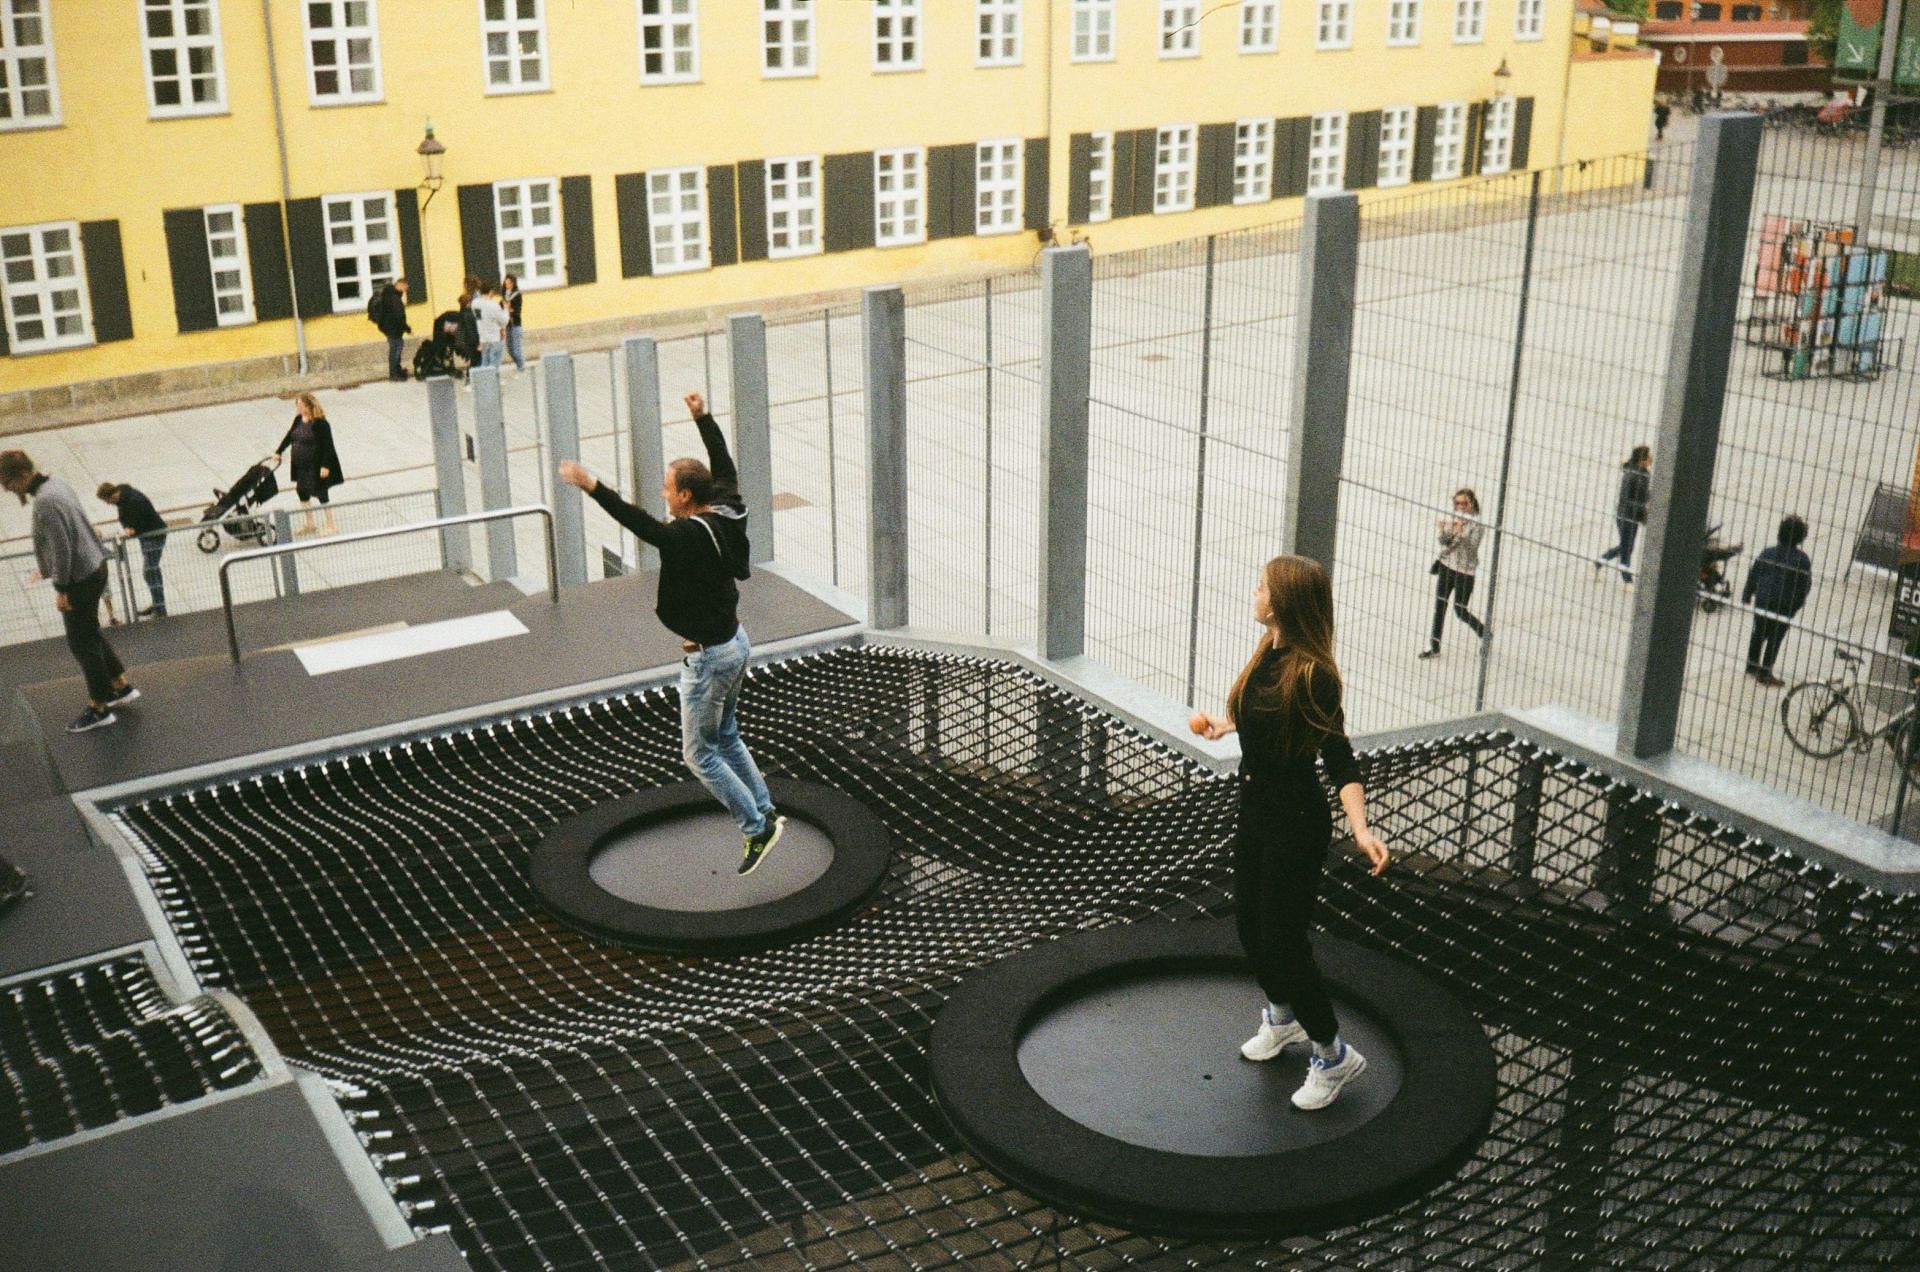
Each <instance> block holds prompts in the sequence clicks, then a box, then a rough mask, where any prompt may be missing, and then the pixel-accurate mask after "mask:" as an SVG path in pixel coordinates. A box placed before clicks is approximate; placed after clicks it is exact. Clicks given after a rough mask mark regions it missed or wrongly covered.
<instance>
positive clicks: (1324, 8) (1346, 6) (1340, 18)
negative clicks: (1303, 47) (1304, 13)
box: [1313, 0, 1353, 49]
mask: <svg viewBox="0 0 1920 1272" xmlns="http://www.w3.org/2000/svg"><path fill="white" fill-rule="evenodd" d="M1313 47H1314V48H1316V49H1350V48H1352V47H1353V0H1314V9H1313Z"/></svg>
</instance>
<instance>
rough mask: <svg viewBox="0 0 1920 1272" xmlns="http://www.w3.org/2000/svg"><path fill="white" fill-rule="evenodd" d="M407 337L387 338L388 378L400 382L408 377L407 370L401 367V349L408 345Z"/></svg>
mask: <svg viewBox="0 0 1920 1272" xmlns="http://www.w3.org/2000/svg"><path fill="white" fill-rule="evenodd" d="M406 340H407V338H406V337H405V336H388V337H387V378H388V379H389V380H398V379H400V378H401V377H402V376H404V375H406V373H407V371H406V368H405V367H403V366H401V365H400V352H401V347H402V346H403V345H405V344H406Z"/></svg>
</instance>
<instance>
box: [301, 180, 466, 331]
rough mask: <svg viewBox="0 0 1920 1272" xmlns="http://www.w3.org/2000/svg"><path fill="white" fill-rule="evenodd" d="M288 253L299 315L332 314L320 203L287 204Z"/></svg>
mask: <svg viewBox="0 0 1920 1272" xmlns="http://www.w3.org/2000/svg"><path fill="white" fill-rule="evenodd" d="M491 197H492V196H491V195H489V196H488V198H489V200H491ZM287 252H288V255H289V257H290V258H291V259H292V261H293V289H294V307H295V309H297V310H298V311H299V314H300V316H301V317H302V318H317V317H319V316H320V315H321V314H330V313H332V312H333V270H332V267H331V266H330V265H329V263H328V253H327V223H326V216H325V213H324V212H323V211H322V210H321V207H320V200H318V199H294V200H293V201H292V202H290V203H288V204H287Z"/></svg>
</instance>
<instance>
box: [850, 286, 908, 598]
mask: <svg viewBox="0 0 1920 1272" xmlns="http://www.w3.org/2000/svg"><path fill="white" fill-rule="evenodd" d="M860 320H861V322H862V324H863V327H864V332H863V343H864V345H865V346H866V359H867V625H868V626H870V627H873V628H875V629H878V630H884V629H886V628H889V627H905V626H906V625H907V301H906V296H905V294H904V293H902V292H901V290H900V289H899V288H898V287H869V288H867V289H866V290H865V291H864V292H862V293H861V295H860Z"/></svg>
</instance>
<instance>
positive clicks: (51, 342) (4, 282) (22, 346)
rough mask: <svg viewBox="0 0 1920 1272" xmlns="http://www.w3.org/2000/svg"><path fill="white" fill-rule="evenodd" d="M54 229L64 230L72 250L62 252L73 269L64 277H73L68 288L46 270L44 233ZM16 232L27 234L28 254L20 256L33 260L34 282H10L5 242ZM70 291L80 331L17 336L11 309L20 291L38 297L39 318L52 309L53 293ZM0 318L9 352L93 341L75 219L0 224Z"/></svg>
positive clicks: (83, 256) (49, 349) (83, 253)
mask: <svg viewBox="0 0 1920 1272" xmlns="http://www.w3.org/2000/svg"><path fill="white" fill-rule="evenodd" d="M56 230H65V231H66V232H67V242H68V243H69V244H70V245H71V247H72V250H71V251H70V252H68V253H62V255H71V256H72V257H73V272H72V273H71V274H67V275H63V276H62V277H63V278H71V279H73V282H74V285H73V286H72V287H71V288H68V287H65V286H58V287H56V286H54V285H53V283H52V280H51V279H50V278H49V276H48V274H47V269H46V263H47V259H48V257H47V250H46V236H47V235H48V234H50V233H52V232H54V231H56ZM16 234H25V235H27V236H29V238H30V240H31V241H30V242H29V244H28V254H27V256H26V257H24V258H21V259H26V260H30V261H32V262H33V275H34V277H33V281H32V282H31V283H18V282H13V281H10V279H9V275H10V274H11V273H12V270H11V269H10V268H9V266H10V264H11V260H10V259H9V258H8V257H7V255H6V247H5V241H6V240H7V239H8V238H11V237H13V236H14V235H16ZM69 290H71V291H73V292H75V293H76V294H77V296H78V298H79V316H80V330H79V332H78V333H77V334H75V335H70V336H60V335H52V336H43V337H41V338H40V339H38V340H25V339H22V338H21V336H20V329H19V326H18V319H17V316H16V315H15V314H14V312H13V302H14V300H15V298H16V297H18V296H20V295H21V294H22V293H23V292H30V293H31V294H33V295H36V296H38V297H40V301H41V312H40V315H39V316H40V317H41V318H43V319H44V318H46V317H47V316H48V315H49V314H51V313H52V312H53V308H52V300H53V297H54V293H56V292H63V291H69ZM0 311H4V312H0V319H4V321H5V322H6V324H7V349H8V352H9V353H10V354H28V353H51V352H52V351H54V350H56V349H80V348H84V347H86V346H87V345H90V344H93V343H95V341H94V338H93V305H92V301H91V299H90V298H89V297H88V295H87V260H86V251H85V249H84V248H83V247H82V245H81V243H80V223H79V222H78V221H42V222H41V223H40V224H38V225H9V226H5V227H0Z"/></svg>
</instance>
